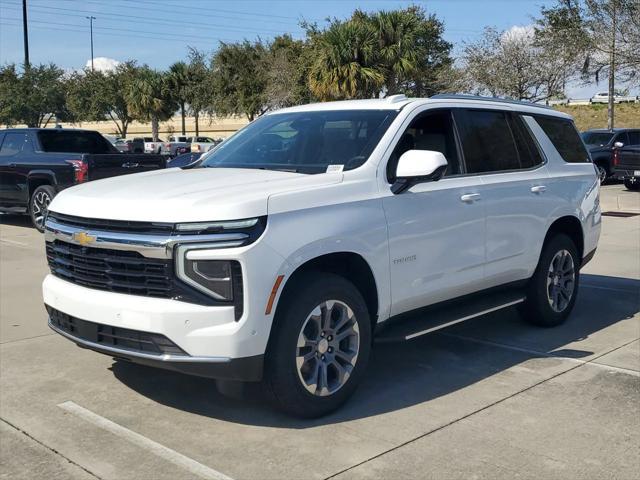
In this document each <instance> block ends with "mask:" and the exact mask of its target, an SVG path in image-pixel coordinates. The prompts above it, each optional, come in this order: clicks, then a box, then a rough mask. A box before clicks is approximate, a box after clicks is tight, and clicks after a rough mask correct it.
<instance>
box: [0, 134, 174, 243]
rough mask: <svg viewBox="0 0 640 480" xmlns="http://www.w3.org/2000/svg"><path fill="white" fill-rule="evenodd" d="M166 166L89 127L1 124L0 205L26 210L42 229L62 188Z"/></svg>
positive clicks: (157, 158)
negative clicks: (118, 146)
mask: <svg viewBox="0 0 640 480" xmlns="http://www.w3.org/2000/svg"><path fill="white" fill-rule="evenodd" d="M165 166H166V159H165V157H163V156H161V155H136V154H123V153H121V152H119V151H118V150H117V149H116V148H115V147H114V146H113V145H112V144H111V143H109V142H108V141H107V140H106V139H105V138H104V137H103V136H102V135H100V134H99V133H98V132H94V131H90V130H76V129H69V130H67V129H59V128H55V129H51V128H48V129H38V128H23V129H7V130H0V211H3V212H13V213H28V214H29V215H30V217H31V220H32V222H33V225H34V226H35V227H36V228H37V229H38V230H40V231H43V230H44V219H45V216H46V213H47V209H48V206H49V204H50V202H51V200H53V198H54V197H55V195H56V194H57V193H59V192H60V191H61V190H63V189H65V188H67V187H70V186H72V185H77V184H80V183H84V182H87V181H90V180H97V179H102V178H107V177H113V176H117V175H125V174H130V173H138V172H147V171H150V170H155V169H159V168H164V167H165Z"/></svg>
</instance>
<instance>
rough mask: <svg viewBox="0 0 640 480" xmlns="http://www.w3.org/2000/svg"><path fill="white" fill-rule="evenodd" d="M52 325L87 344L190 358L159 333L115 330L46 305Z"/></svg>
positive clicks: (117, 328) (124, 329)
mask: <svg viewBox="0 0 640 480" xmlns="http://www.w3.org/2000/svg"><path fill="white" fill-rule="evenodd" d="M46 308H47V312H48V313H49V319H50V321H51V324H52V325H53V326H54V327H56V328H58V329H59V330H62V331H63V332H65V333H68V334H69V335H71V336H73V337H75V338H78V339H81V340H85V341H87V342H91V343H95V344H98V345H104V346H107V347H113V348H118V349H120V350H129V351H131V352H140V353H148V354H152V355H153V354H155V355H164V354H171V355H180V356H188V354H187V353H186V352H185V351H184V350H182V349H181V348H180V347H179V346H177V345H176V344H175V343H173V342H172V341H171V340H169V339H168V338H167V337H165V336H164V335H161V334H159V333H149V332H142V331H139V330H131V329H129V328H120V327H112V326H111V325H103V324H101V323H95V322H89V321H87V320H81V319H79V318H76V317H72V316H71V315H67V314H66V313H63V312H61V311H59V310H56V309H55V308H52V307H50V306H48V305H46Z"/></svg>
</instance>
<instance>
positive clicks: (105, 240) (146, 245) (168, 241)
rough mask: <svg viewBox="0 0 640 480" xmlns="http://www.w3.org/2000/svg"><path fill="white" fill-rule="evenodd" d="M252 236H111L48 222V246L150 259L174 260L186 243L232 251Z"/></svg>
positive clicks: (115, 234)
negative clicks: (176, 251) (77, 247)
mask: <svg viewBox="0 0 640 480" xmlns="http://www.w3.org/2000/svg"><path fill="white" fill-rule="evenodd" d="M82 233H83V234H86V235H88V236H91V237H95V240H92V241H91V243H90V244H85V245H83V244H82V243H80V242H78V241H77V240H75V238H74V236H75V235H76V234H82ZM247 238H249V235H247V234H246V233H212V234H207V235H181V234H178V235H145V234H135V233H126V232H107V231H103V230H94V229H91V228H81V227H73V226H70V225H64V224H62V223H58V222H55V221H54V220H51V219H48V220H47V221H46V223H45V232H44V239H45V241H47V242H53V241H55V240H61V241H63V242H67V243H72V244H74V245H81V246H86V247H91V248H108V249H111V250H125V251H134V252H138V253H140V254H141V255H142V256H144V257H147V258H164V259H170V258H172V256H173V247H174V246H175V245H176V244H179V243H180V244H182V243H195V242H197V243H203V242H206V243H208V244H209V247H208V248H230V247H238V246H240V245H242V244H243V243H244V242H245V241H246V239H247Z"/></svg>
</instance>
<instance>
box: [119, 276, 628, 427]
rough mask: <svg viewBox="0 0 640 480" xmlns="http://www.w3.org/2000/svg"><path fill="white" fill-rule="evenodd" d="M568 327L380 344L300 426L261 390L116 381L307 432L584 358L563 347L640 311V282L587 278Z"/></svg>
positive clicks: (480, 330)
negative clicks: (343, 394) (537, 363)
mask: <svg viewBox="0 0 640 480" xmlns="http://www.w3.org/2000/svg"><path fill="white" fill-rule="evenodd" d="M581 278H582V282H583V285H582V288H581V290H580V293H579V297H578V299H577V303H576V308H575V310H574V312H573V313H572V315H571V316H570V317H569V320H568V321H567V322H566V323H565V324H563V325H561V326H559V327H556V328H550V329H545V328H538V327H534V326H531V325H529V324H527V323H525V322H524V321H523V320H521V318H520V316H519V314H518V313H517V311H516V310H515V309H509V310H505V311H502V312H499V313H497V314H493V315H486V316H484V317H479V318H476V319H473V320H470V321H468V322H465V323H463V324H459V325H455V326H452V327H450V328H447V329H445V330H442V331H441V332H439V333H433V334H431V335H426V336H424V337H418V338H416V339H414V340H411V341H408V342H403V343H391V344H376V345H374V348H373V352H372V358H371V361H370V363H369V368H368V373H367V376H366V378H365V380H364V381H363V383H362V384H361V385H360V387H359V388H358V390H357V391H356V393H355V395H354V396H353V397H352V398H351V399H350V400H349V401H348V402H347V403H346V404H345V405H344V406H343V407H341V408H340V409H339V410H338V411H337V412H335V413H333V414H331V415H328V416H326V417H323V418H320V419H315V420H299V419H294V418H291V417H288V416H286V415H284V414H281V413H279V412H277V411H275V410H274V409H273V408H272V407H270V406H269V404H268V402H267V401H266V400H267V398H266V395H264V394H263V392H262V390H261V388H260V386H259V384H247V389H246V390H245V392H244V396H243V398H241V399H238V398H230V397H228V396H224V395H222V394H220V393H219V392H218V391H217V389H216V386H215V382H214V381H212V380H209V379H206V378H198V377H190V376H186V375H181V374H177V373H173V372H169V371H164V370H157V369H152V368H149V367H144V366H140V365H135V364H131V363H128V362H125V361H116V362H115V363H114V364H113V366H112V371H113V373H114V375H115V376H116V378H118V379H119V380H120V381H121V382H122V383H123V384H125V385H127V386H128V387H130V388H131V389H133V390H135V391H136V392H138V393H140V394H141V395H144V396H146V397H148V398H150V399H152V400H154V401H156V402H159V403H161V404H164V405H167V406H170V407H173V408H176V409H180V410H183V411H188V412H191V413H194V414H197V415H203V416H206V417H211V418H216V419H220V420H224V421H228V422H235V423H240V424H247V425H256V426H269V427H273V426H275V427H280V428H298V429H300V428H310V427H314V426H317V425H326V424H333V423H340V422H344V421H349V420H354V419H360V418H366V417H371V416H376V415H381V414H384V413H388V412H392V411H396V410H400V409H404V408H407V407H411V406H415V405H418V404H422V403H424V402H428V401H430V400H433V399H436V398H438V397H442V396H445V395H447V394H450V393H452V392H455V391H457V390H460V389H463V388H465V387H468V386H471V385H473V384H475V383H478V382H481V381H482V380H484V379H486V378H488V377H491V376H493V375H496V374H499V373H500V372H503V371H505V370H507V369H509V368H511V367H513V366H515V365H518V364H521V363H523V362H525V361H527V360H530V359H533V358H544V357H549V356H552V357H560V358H563V357H564V358H583V357H588V356H589V355H592V354H594V353H597V352H591V351H588V350H587V351H585V350H579V349H573V348H565V347H566V346H567V345H568V344H571V343H573V342H577V341H580V340H584V339H587V338H588V337H589V336H591V335H593V334H595V333H596V332H598V331H600V330H602V329H604V328H607V327H609V326H611V325H614V324H616V323H618V322H621V321H623V320H625V319H629V318H632V317H633V316H634V315H635V314H636V313H637V312H638V311H640V295H639V293H640V281H638V280H634V279H628V278H617V277H607V276H599V275H586V274H583V275H582V277H581Z"/></svg>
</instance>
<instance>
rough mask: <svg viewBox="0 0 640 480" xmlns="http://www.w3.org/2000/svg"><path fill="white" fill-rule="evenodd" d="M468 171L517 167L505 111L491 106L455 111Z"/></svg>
mask: <svg viewBox="0 0 640 480" xmlns="http://www.w3.org/2000/svg"><path fill="white" fill-rule="evenodd" d="M455 115H456V122H457V123H458V125H459V127H460V139H461V141H462V150H463V152H464V159H465V164H466V167H467V173H482V172H498V171H505V170H517V169H519V168H520V162H519V160H518V151H517V149H516V144H515V141H514V138H513V134H512V132H511V128H510V127H509V122H508V119H507V114H506V113H505V112H501V111H494V110H460V111H456V114H455Z"/></svg>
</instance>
